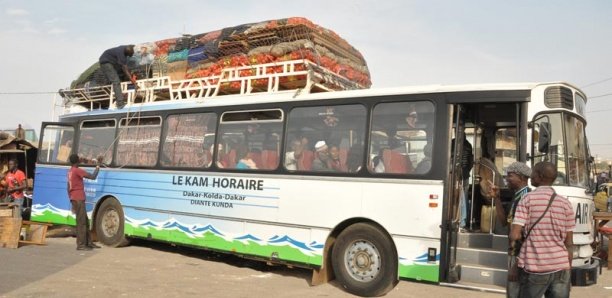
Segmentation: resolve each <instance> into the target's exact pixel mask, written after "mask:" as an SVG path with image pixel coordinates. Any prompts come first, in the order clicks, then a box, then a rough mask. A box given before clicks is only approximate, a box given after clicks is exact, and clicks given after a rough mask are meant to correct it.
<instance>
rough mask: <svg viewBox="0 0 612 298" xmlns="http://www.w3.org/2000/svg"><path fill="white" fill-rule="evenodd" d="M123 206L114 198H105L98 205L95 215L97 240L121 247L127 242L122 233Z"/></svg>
mask: <svg viewBox="0 0 612 298" xmlns="http://www.w3.org/2000/svg"><path fill="white" fill-rule="evenodd" d="M123 224H124V217H123V208H121V204H119V202H117V200H115V199H107V200H105V201H104V202H102V205H100V210H99V211H98V214H97V215H96V234H97V236H98V240H100V242H102V243H104V244H105V245H107V246H111V247H121V246H126V245H128V244H129V241H128V239H127V238H126V237H125V235H124V234H123Z"/></svg>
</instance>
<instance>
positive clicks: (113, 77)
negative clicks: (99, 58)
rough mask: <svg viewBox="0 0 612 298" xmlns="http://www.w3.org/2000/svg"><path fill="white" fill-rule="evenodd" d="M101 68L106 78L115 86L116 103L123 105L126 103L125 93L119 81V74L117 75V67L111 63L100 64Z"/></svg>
mask: <svg viewBox="0 0 612 298" xmlns="http://www.w3.org/2000/svg"><path fill="white" fill-rule="evenodd" d="M100 68H101V69H102V73H104V75H105V76H106V78H107V79H108V80H109V81H110V82H111V84H112V85H113V92H114V93H115V101H116V102H117V103H121V104H122V103H124V101H123V92H121V80H120V79H119V74H117V70H116V69H115V67H114V66H113V65H112V64H111V63H102V64H100Z"/></svg>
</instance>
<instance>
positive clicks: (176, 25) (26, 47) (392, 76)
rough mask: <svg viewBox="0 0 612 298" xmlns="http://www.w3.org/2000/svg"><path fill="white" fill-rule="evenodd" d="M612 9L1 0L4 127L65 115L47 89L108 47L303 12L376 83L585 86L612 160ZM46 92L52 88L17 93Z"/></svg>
mask: <svg viewBox="0 0 612 298" xmlns="http://www.w3.org/2000/svg"><path fill="white" fill-rule="evenodd" d="M611 15H612V1H604V0H601V1H589V0H584V1H565V0H559V1H551V0H544V1H476V0H475V1H465V0H452V1H451V0H448V1H436V0H430V1H380V0H379V1H361V0H350V1H345V0H336V1H329V0H327V1H319V0H308V1H286V0H283V1H274V0H270V1H266V0H259V1H237V0H234V1H195V0H194V1H181V0H174V1H165V0H164V1H162V0H147V1H140V0H135V1H114V0H107V1H82V0H54V1H44V0H40V1H6V0H0V57H2V58H0V103H1V105H0V128H12V127H16V125H17V123H22V124H23V125H24V127H29V128H35V129H37V130H39V129H40V126H41V122H43V121H51V120H52V119H53V117H56V116H57V114H58V112H59V110H58V109H55V110H54V108H53V107H54V95H53V94H52V93H53V92H55V91H57V90H58V89H62V88H66V87H67V86H69V85H70V83H71V81H72V80H74V79H76V78H77V77H78V75H79V74H80V73H82V72H83V71H84V70H85V69H86V68H87V67H89V66H90V65H91V64H92V63H94V62H96V61H97V59H98V57H99V56H100V54H101V53H102V52H103V51H104V50H105V49H108V48H111V47H114V46H117V45H121V44H137V43H141V42H148V41H155V40H160V39H165V38H171V37H177V36H180V35H181V34H184V33H188V34H198V33H204V32H209V31H214V30H217V29H221V28H224V27H229V26H235V25H239V24H244V23H251V22H258V21H264V20H270V19H279V18H287V17H292V16H301V17H306V18H308V19H310V20H311V21H313V22H314V23H316V24H319V25H321V26H323V27H326V28H329V29H332V30H334V31H335V32H337V33H338V34H339V35H340V36H342V37H343V38H344V39H346V40H347V41H348V42H349V43H351V44H352V45H353V46H354V47H356V48H357V49H358V50H360V51H361V53H362V54H363V55H364V57H365V59H366V61H367V63H368V67H369V69H370V73H371V76H372V82H373V85H372V88H384V87H397V86H413V85H430V84H444V85H454V84H468V83H469V84H472V83H473V84H478V83H510V82H550V81H566V82H570V83H571V84H573V85H575V86H578V87H581V88H583V89H582V90H583V91H584V92H586V94H587V96H588V97H592V98H590V99H589V102H588V103H587V121H588V124H587V137H588V138H589V142H590V143H591V145H590V146H591V151H592V152H591V153H592V155H593V156H597V157H599V158H600V159H612V133H610V132H609V131H610V126H611V125H610V123H611V122H612V121H611V120H610V118H611V116H612V105H610V104H609V102H610V101H612V59H611V58H612V57H611V54H612V17H610V16H611ZM593 83H595V84H593ZM39 92H40V93H45V94H14V93H39ZM601 95H603V96H601ZM57 104H61V98H60V97H59V96H58V97H57V99H56V105H57ZM54 111H55V112H54Z"/></svg>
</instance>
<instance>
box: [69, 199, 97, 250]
mask: <svg viewBox="0 0 612 298" xmlns="http://www.w3.org/2000/svg"><path fill="white" fill-rule="evenodd" d="M70 203H72V211H73V212H74V214H75V215H76V224H77V225H76V232H77V233H76V234H77V239H76V242H77V248H78V247H85V246H90V245H91V244H92V241H91V236H90V235H89V219H87V211H86V210H85V201H70Z"/></svg>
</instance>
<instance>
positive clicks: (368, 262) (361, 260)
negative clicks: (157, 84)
mask: <svg viewBox="0 0 612 298" xmlns="http://www.w3.org/2000/svg"><path fill="white" fill-rule="evenodd" d="M344 259H345V264H346V267H347V270H348V272H349V273H350V276H351V277H352V278H353V279H355V280H358V281H363V282H368V281H371V280H372V279H374V278H376V276H378V274H379V273H380V253H379V252H378V249H377V248H376V246H374V245H373V244H372V243H371V242H369V241H366V240H359V241H355V242H353V243H352V244H351V245H349V247H348V248H347V250H346V253H345V258H344Z"/></svg>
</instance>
